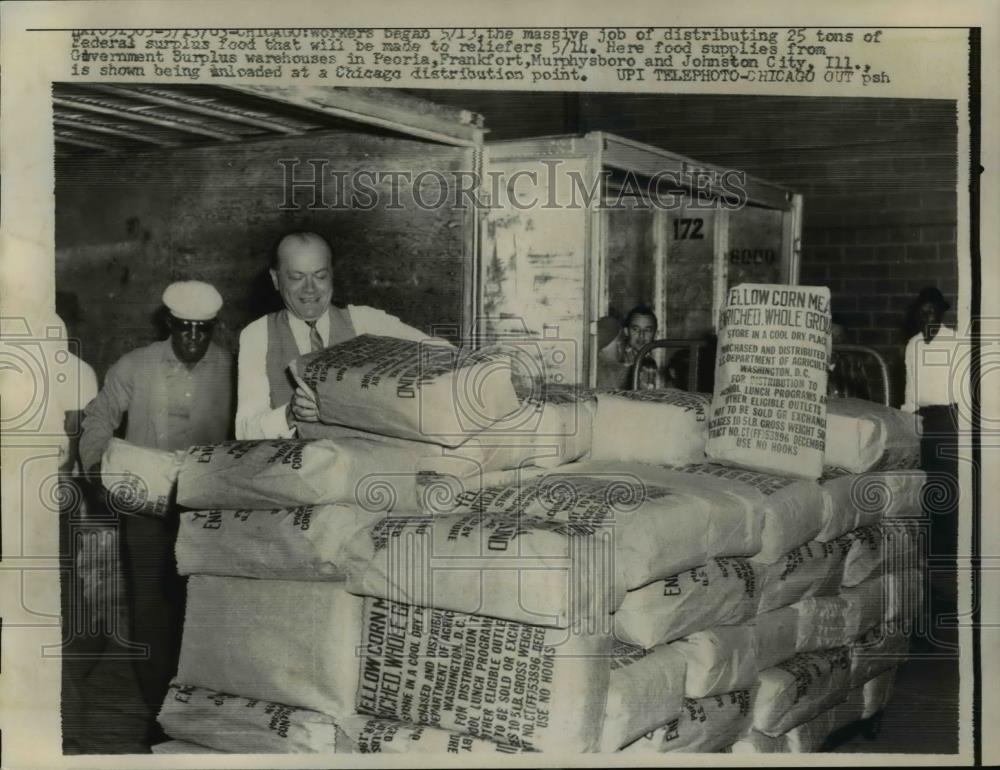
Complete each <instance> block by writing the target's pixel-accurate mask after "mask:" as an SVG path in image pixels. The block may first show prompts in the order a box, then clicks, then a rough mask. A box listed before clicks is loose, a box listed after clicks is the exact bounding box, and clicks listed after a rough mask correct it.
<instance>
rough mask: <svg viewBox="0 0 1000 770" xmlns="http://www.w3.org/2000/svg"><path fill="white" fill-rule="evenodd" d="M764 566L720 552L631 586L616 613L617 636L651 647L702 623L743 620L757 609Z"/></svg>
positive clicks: (700, 626)
mask: <svg viewBox="0 0 1000 770" xmlns="http://www.w3.org/2000/svg"><path fill="white" fill-rule="evenodd" d="M762 579H763V569H762V568H761V567H760V566H759V565H757V564H756V563H754V562H752V561H750V560H748V559H743V558H739V557H720V558H717V559H712V560H710V561H709V562H708V563H707V564H703V565H702V566H700V567H695V568H694V569H689V570H685V571H684V572H680V573H678V574H676V575H673V576H672V577H669V578H664V579H663V580H657V581H655V582H653V583H650V584H649V585H646V586H643V587H642V588H637V589H635V590H633V591H629V592H628V593H627V594H625V599H624V601H623V602H622V604H621V606H620V607H619V608H618V611H617V612H615V615H614V624H615V636H617V637H618V638H619V639H622V640H624V641H626V642H629V643H630V644H634V645H638V646H639V647H644V648H646V649H649V648H651V647H654V646H655V645H658V644H664V643H666V642H671V641H673V640H675V639H680V638H681V637H682V636H686V635H687V634H691V633H694V632H695V631H698V630H700V629H704V628H711V627H713V626H723V625H733V624H735V623H741V622H743V621H744V620H747V619H748V618H751V617H753V616H754V615H756V614H757V611H758V604H759V601H760V591H761V582H762Z"/></svg>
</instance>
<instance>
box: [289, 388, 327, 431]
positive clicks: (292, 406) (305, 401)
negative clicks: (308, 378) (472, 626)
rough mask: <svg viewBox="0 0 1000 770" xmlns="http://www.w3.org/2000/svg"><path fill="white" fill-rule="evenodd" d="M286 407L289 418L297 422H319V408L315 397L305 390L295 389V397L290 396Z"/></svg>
mask: <svg viewBox="0 0 1000 770" xmlns="http://www.w3.org/2000/svg"><path fill="white" fill-rule="evenodd" d="M288 407H289V412H290V413H291V414H290V416H291V417H292V418H293V419H294V420H295V421H297V422H319V406H318V405H317V403H316V396H315V395H313V394H312V393H311V392H310V391H308V390H306V389H305V388H302V387H298V388H296V389H295V395H293V396H292V400H291V402H289V404H288ZM286 416H289V415H286ZM289 424H291V420H289Z"/></svg>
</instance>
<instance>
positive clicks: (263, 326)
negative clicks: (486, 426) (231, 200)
mask: <svg viewBox="0 0 1000 770" xmlns="http://www.w3.org/2000/svg"><path fill="white" fill-rule="evenodd" d="M270 274H271V281H272V283H273V285H274V288H275V290H276V291H277V292H278V294H280V295H281V300H282V302H283V303H284V308H283V309H282V310H279V311H278V312H276V313H270V314H268V315H266V316H263V317H261V318H258V319H257V320H256V321H254V322H252V323H251V324H249V325H248V326H247V327H246V328H245V329H244V330H243V332H242V333H241V334H240V354H239V387H238V393H237V407H236V438H238V439H241V440H242V439H276V438H290V437H292V436H293V435H295V433H296V425H297V424H298V423H299V422H316V421H317V420H318V417H319V411H318V407H317V405H316V401H315V398H314V397H313V395H312V394H311V393H309V392H308V391H307V390H305V389H304V388H301V387H297V386H296V383H295V382H294V381H293V380H292V378H291V374H290V373H289V371H288V365H289V364H290V363H291V362H292V361H294V360H295V359H296V358H298V357H299V356H301V355H305V354H306V353H310V352H314V351H317V350H322V349H323V348H327V347H330V346H331V345H336V344H338V343H341V342H346V341H347V340H350V339H353V338H354V337H357V336H359V335H361V334H377V335H383V336H386V337H396V338H399V339H408V340H414V341H418V342H419V341H421V340H424V339H428V337H427V335H425V334H424V333H423V332H421V331H420V330H419V329H414V328H413V327H412V326H407V325H406V324H405V323H403V322H402V321H400V320H399V319H398V318H396V317H395V316H392V315H389V314H388V313H384V312H383V311H381V310H376V309H375V308H372V307H366V306H363V305H348V306H347V307H337V306H334V305H331V304H330V303H331V301H332V300H333V252H332V251H331V249H330V245H329V244H328V243H327V242H326V240H325V239H324V238H322V237H321V236H319V235H317V234H316V233H310V232H294V233H289V234H288V235H286V236H285V237H283V238H282V239H281V241H279V243H278V246H277V248H276V249H275V251H274V254H273V256H272V261H271V269H270Z"/></svg>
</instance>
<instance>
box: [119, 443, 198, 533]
mask: <svg viewBox="0 0 1000 770" xmlns="http://www.w3.org/2000/svg"><path fill="white" fill-rule="evenodd" d="M183 456H184V452H182V451H178V452H165V451H161V450H159V449H149V448H147V447H141V446H136V445H135V444H130V443H129V442H127V441H123V440H122V439H119V438H113V439H111V440H110V441H109V442H108V446H107V448H106V449H105V450H104V454H103V456H102V457H101V483H102V484H103V485H104V487H105V489H107V490H108V493H109V496H110V498H111V499H110V503H111V505H112V507H113V508H114V509H115V510H116V511H117V512H120V513H129V514H142V515H145V516H158V517H160V518H162V517H165V516H166V515H167V514H168V513H169V512H170V507H171V505H172V504H173V501H174V497H175V492H176V489H177V474H178V473H179V472H180V468H181V462H182V458H183Z"/></svg>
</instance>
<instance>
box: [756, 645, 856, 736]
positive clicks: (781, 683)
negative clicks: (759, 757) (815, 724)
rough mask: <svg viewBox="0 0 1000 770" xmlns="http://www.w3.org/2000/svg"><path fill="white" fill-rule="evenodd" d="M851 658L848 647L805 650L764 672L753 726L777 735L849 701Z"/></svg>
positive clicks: (758, 691)
mask: <svg viewBox="0 0 1000 770" xmlns="http://www.w3.org/2000/svg"><path fill="white" fill-rule="evenodd" d="M850 670H851V657H850V653H849V652H848V649H847V648H846V647H837V648H834V649H832V650H822V651H819V652H806V653H801V654H799V655H796V656H795V657H794V658H792V659H791V660H786V661H785V662H784V663H779V664H778V665H777V666H774V667H772V668H769V669H766V670H764V671H762V672H761V674H760V678H759V680H758V683H759V684H758V688H757V697H756V698H755V699H754V708H753V727H754V729H755V730H757V731H759V732H762V733H764V734H765V735H770V736H772V737H776V736H779V735H781V734H782V733H786V732H788V731H789V730H791V729H792V728H793V727H795V726H796V725H800V724H802V723H803V722H808V721H809V720H810V719H813V718H814V717H816V716H818V715H819V714H821V713H822V712H823V711H825V710H826V709H828V708H831V707H833V706H835V705H837V704H838V703H842V702H844V701H845V700H847V694H848V685H849V679H850Z"/></svg>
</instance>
